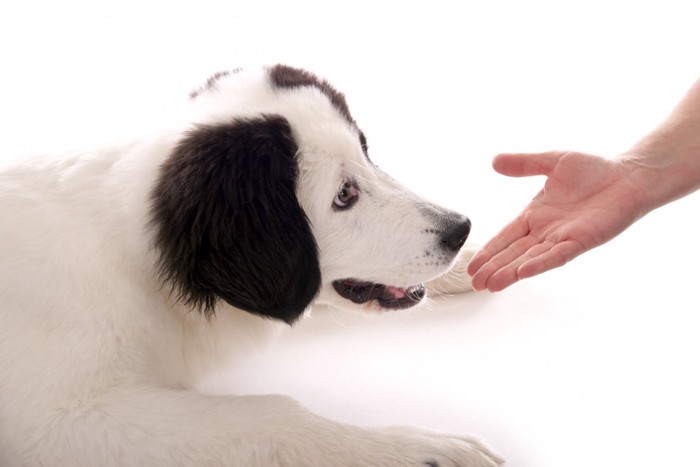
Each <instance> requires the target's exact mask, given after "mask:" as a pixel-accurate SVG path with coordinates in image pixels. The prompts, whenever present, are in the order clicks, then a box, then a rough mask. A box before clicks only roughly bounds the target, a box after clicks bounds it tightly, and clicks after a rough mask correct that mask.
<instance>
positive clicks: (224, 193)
mask: <svg viewBox="0 0 700 467" xmlns="http://www.w3.org/2000/svg"><path fill="white" fill-rule="evenodd" d="M297 150H298V148H297V145H296V143H295V142H294V140H293V138H292V133H291V128H290V126H289V123H288V122H287V120H286V119H285V118H283V117H281V116H274V115H273V116H270V115H266V116H262V117H260V118H255V119H247V120H234V121H232V122H230V123H227V124H215V125H205V126H199V127H197V128H196V129H195V130H193V131H191V132H190V133H188V134H187V135H186V136H185V137H184V138H183V139H182V140H181V141H180V142H179V144H178V145H177V146H176V147H175V149H174V151H173V153H172V154H171V155H170V157H169V158H168V159H167V160H166V162H165V163H164V164H163V165H162V167H161V169H160V176H159V179H158V181H157V183H156V185H155V187H154V189H153V192H152V194H151V201H152V206H151V225H152V227H153V228H154V229H155V237H154V241H155V247H156V249H157V251H158V254H159V259H158V267H159V271H160V274H161V277H162V279H163V280H164V281H165V282H166V284H168V285H170V286H171V287H172V289H173V291H174V292H175V293H177V294H178V296H179V298H180V299H182V300H184V301H185V302H186V303H188V304H190V305H192V306H194V307H196V308H198V309H200V310H201V311H202V312H203V313H204V314H205V315H206V316H207V317H209V316H211V315H212V314H213V313H214V306H215V304H216V302H217V300H218V299H219V298H221V299H223V300H225V301H226V302H228V303H229V304H231V305H233V306H235V307H237V308H240V309H243V310H246V311H249V312H251V313H255V314H258V315H261V316H264V317H269V318H275V319H280V320H283V321H285V322H287V323H290V324H291V323H292V322H294V320H295V319H297V318H298V317H299V316H300V315H301V313H302V312H303V311H304V309H305V308H306V307H307V306H308V305H309V303H310V302H311V300H313V298H314V297H315V296H316V294H317V293H318V290H319V288H320V284H321V274H320V270H319V264H318V252H317V247H316V242H315V240H314V237H313V235H312V233H311V228H310V226H309V221H308V219H307V218H306V215H305V213H304V211H303V210H302V208H301V206H300V205H299V202H298V200H297V198H296V194H295V185H296V181H297V176H298V165H297V161H296V153H297Z"/></svg>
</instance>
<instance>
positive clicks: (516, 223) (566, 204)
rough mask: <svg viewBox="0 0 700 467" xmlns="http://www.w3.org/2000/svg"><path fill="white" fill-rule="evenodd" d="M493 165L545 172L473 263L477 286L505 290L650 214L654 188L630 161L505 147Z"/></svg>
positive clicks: (515, 171)
mask: <svg viewBox="0 0 700 467" xmlns="http://www.w3.org/2000/svg"><path fill="white" fill-rule="evenodd" d="M493 167H494V169H495V170H496V171H497V172H499V173H501V174H503V175H508V176H511V177H523V176H531V175H545V176H546V177H547V181H546V183H545V186H544V189H543V190H542V191H540V193H539V194H538V195H537V196H535V198H534V199H533V200H532V201H531V202H530V204H528V205H527V206H526V207H525V209H524V210H523V211H522V212H521V213H520V215H519V216H518V217H517V218H516V219H515V220H513V221H512V222H511V223H510V224H508V225H507V226H506V227H505V228H504V229H503V230H501V232H500V233H498V235H496V236H495V237H494V238H493V239H492V240H490V241H489V242H488V243H487V244H486V245H484V247H483V248H482V250H481V251H480V252H478V253H477V254H476V255H475V256H474V258H473V259H472V261H471V262H470V263H469V267H468V269H467V272H468V273H469V274H470V275H471V276H472V286H473V287H474V289H475V290H483V289H488V290H489V291H491V292H496V291H500V290H503V289H504V288H506V287H508V286H509V285H511V284H513V283H515V282H517V281H518V280H520V279H525V278H528V277H532V276H534V275H537V274H540V273H543V272H545V271H548V270H550V269H553V268H556V267H559V266H562V265H563V264H565V263H567V262H568V261H570V260H572V259H573V258H575V257H576V256H578V255H580V254H581V253H583V252H585V251H588V250H590V249H592V248H595V247H596V246H599V245H601V244H603V243H605V242H607V241H608V240H610V239H612V238H613V237H615V236H616V235H618V234H619V233H621V232H622V231H623V230H625V229H626V228H627V227H629V226H630V225H631V224H632V223H634V222H635V221H636V220H637V219H639V218H640V217H642V216H643V215H644V214H646V208H645V206H646V205H647V204H648V201H647V199H646V197H647V194H646V192H645V190H644V189H642V187H641V186H640V185H639V184H638V183H637V182H635V180H634V179H633V178H631V177H630V173H629V169H628V168H627V167H625V162H624V160H618V161H611V160H607V159H603V158H601V157H597V156H592V155H588V154H582V153H577V152H559V151H556V152H547V153H540V154H501V155H499V156H496V158H495V159H494V161H493Z"/></svg>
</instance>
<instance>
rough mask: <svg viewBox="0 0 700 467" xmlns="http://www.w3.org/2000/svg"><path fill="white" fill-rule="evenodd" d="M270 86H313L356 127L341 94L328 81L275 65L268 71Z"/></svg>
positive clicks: (295, 69) (311, 74)
mask: <svg viewBox="0 0 700 467" xmlns="http://www.w3.org/2000/svg"><path fill="white" fill-rule="evenodd" d="M269 73H270V79H271V80H272V84H274V85H275V86H277V87H279V88H298V87H303V86H313V87H315V88H317V89H318V90H319V91H321V92H322V93H323V94H325V95H326V97H328V100H329V101H331V104H333V106H334V107H335V108H336V110H338V112H339V113H340V114H341V115H342V116H343V117H345V119H346V120H347V121H348V123H350V125H352V126H355V127H357V125H356V124H355V120H353V118H352V115H350V109H349V108H348V104H347V102H345V96H344V95H343V93H341V92H338V91H337V90H336V89H335V88H334V87H333V86H331V84H330V83H329V82H328V81H325V80H322V79H320V78H319V77H318V76H316V75H315V74H313V73H311V72H309V71H306V70H302V69H301V68H293V67H291V66H287V65H275V66H273V67H272V68H270V70H269Z"/></svg>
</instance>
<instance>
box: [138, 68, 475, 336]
mask: <svg viewBox="0 0 700 467" xmlns="http://www.w3.org/2000/svg"><path fill="white" fill-rule="evenodd" d="M192 100H193V105H194V106H195V108H196V109H198V111H199V112H201V115H199V116H198V117H197V121H199V122H205V123H198V124H196V125H194V126H193V127H192V128H191V129H190V130H189V131H188V132H187V133H186V134H184V135H183V136H182V138H181V139H180V141H179V142H178V143H177V144H176V146H175V148H174V150H173V151H172V153H171V154H169V155H168V157H167V159H166V160H165V162H164V163H163V165H162V166H161V168H160V173H159V176H158V180H157V182H156V185H155V187H154V189H153V191H152V193H151V202H152V205H151V225H152V227H153V229H154V232H155V234H154V245H155V248H156V251H157V253H158V258H159V260H158V267H159V270H160V273H161V276H162V278H163V280H164V281H165V283H166V284H168V285H169V286H170V287H172V289H173V291H175V293H176V294H177V295H178V296H179V297H180V298H181V299H182V300H184V301H185V302H187V303H189V304H190V305H192V306H194V307H196V308H198V309H200V310H202V311H203V312H204V313H205V314H206V315H211V314H212V313H214V310H215V308H216V305H217V303H218V301H219V300H220V299H223V300H224V301H226V302H228V303H229V304H231V305H233V306H235V307H237V308H240V309H243V310H246V311H249V312H252V313H256V314H259V315H261V316H265V317H270V318H275V319H280V320H283V321H286V322H288V323H292V322H293V321H294V320H295V319H297V318H298V317H299V316H300V315H301V314H302V313H303V311H304V310H305V309H306V308H307V307H308V306H309V304H310V303H311V302H312V301H313V300H314V299H315V298H318V299H319V300H322V301H324V302H330V303H336V304H340V305H349V304H351V303H354V304H359V305H362V306H364V307H368V306H369V307H373V308H380V309H397V308H407V307H410V306H413V305H414V304H416V303H418V302H420V301H421V300H422V299H423V297H424V295H425V288H424V286H423V285H422V284H423V283H424V282H426V281H428V280H430V279H433V278H435V277H437V276H439V275H440V274H442V273H443V272H445V271H446V270H447V269H448V268H449V267H450V265H451V264H452V261H453V260H454V258H455V256H456V254H457V252H458V251H459V249H460V248H461V246H462V244H463V243H464V241H465V239H466V237H467V235H468V234H469V228H470V224H469V221H468V219H466V218H465V217H463V216H461V215H458V214H456V213H454V212H451V211H447V210H445V209H442V208H440V207H437V206H435V205H433V204H430V203H428V202H426V201H424V200H422V199H420V198H419V197H417V196H415V195H414V194H412V193H411V192H409V191H408V190H406V189H405V188H404V187H402V186H401V185H400V184H398V183H397V182H396V181H394V180H393V179H392V178H391V177H389V176H388V175H386V174H385V173H384V172H382V171H381V170H379V169H378V168H377V167H376V166H375V165H374V164H373V163H372V161H371V160H370V158H369V155H368V151H367V141H366V139H365V136H364V134H363V133H362V131H360V130H359V128H358V126H357V124H356V123H355V121H354V120H353V118H352V116H351V114H350V111H349V110H348V107H347V105H346V102H345V98H344V96H343V95H342V94H340V93H339V92H337V91H336V90H335V89H333V87H331V86H330V85H329V84H328V83H327V82H325V81H322V80H320V79H318V78H317V77H316V76H314V75H313V74H311V73H308V72H306V71H303V70H299V69H295V68H290V67H287V66H282V65H278V66H275V67H272V68H268V69H264V70H263V71H261V72H256V73H247V72H242V71H234V72H229V73H219V74H217V75H215V76H214V77H212V78H211V79H210V80H209V81H208V82H207V83H206V85H205V86H204V87H202V88H201V89H199V90H197V91H195V92H193V93H192Z"/></svg>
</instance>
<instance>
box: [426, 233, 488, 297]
mask: <svg viewBox="0 0 700 467" xmlns="http://www.w3.org/2000/svg"><path fill="white" fill-rule="evenodd" d="M477 251H479V248H477V247H475V246H473V245H465V246H464V247H463V248H462V250H461V251H460V252H459V254H458V255H457V259H456V260H455V262H454V265H453V266H452V267H451V268H450V270H449V271H447V272H446V273H445V274H443V275H441V276H440V277H438V278H437V279H433V280H432V281H430V282H428V284H427V287H428V292H429V293H431V294H432V295H451V294H458V293H464V292H471V291H472V290H474V289H472V278H471V277H470V276H469V274H467V266H468V265H469V261H471V259H472V257H473V256H474V255H475V254H476V252H477Z"/></svg>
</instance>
